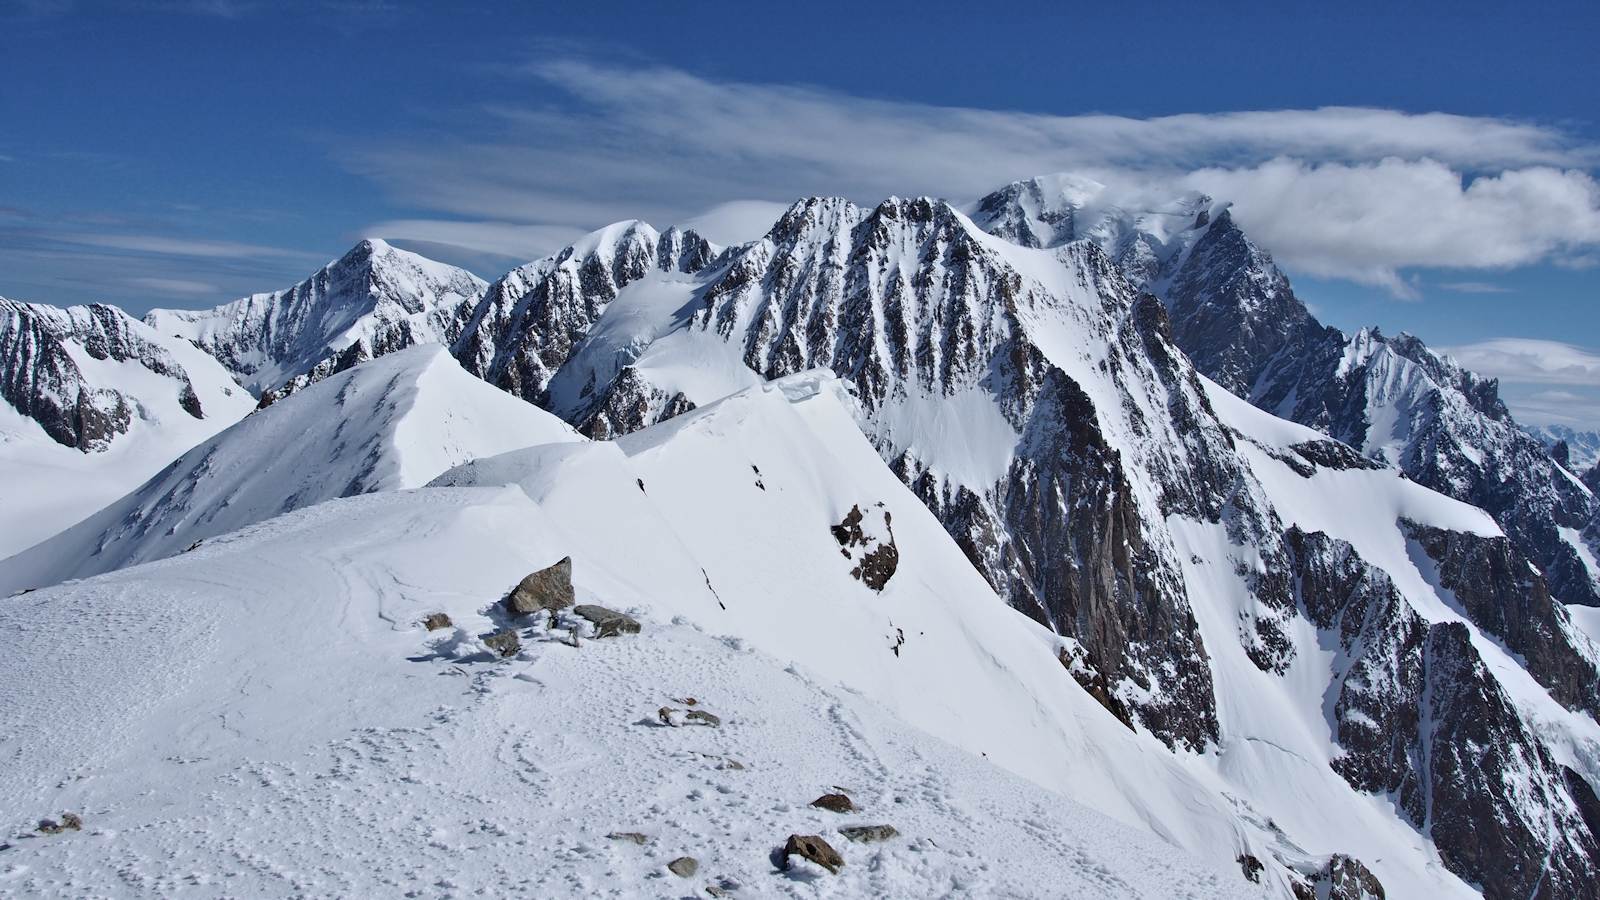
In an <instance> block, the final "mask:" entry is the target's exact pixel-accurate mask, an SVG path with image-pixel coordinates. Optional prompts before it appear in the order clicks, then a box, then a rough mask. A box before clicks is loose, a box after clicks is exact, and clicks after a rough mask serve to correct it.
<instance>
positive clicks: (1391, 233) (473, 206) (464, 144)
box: [345, 57, 1600, 295]
mask: <svg viewBox="0 0 1600 900" xmlns="http://www.w3.org/2000/svg"><path fill="white" fill-rule="evenodd" d="M520 74H522V75H523V76H524V77H527V78H530V79H533V80H535V81H536V82H538V83H542V84H543V85H546V86H549V87H554V88H556V89H557V90H558V91H559V92H561V93H562V94H563V95H564V96H565V98H566V100H567V102H566V103H564V104H560V105H526V106H505V105H499V106H494V107H491V108H488V109H486V110H480V111H475V112H476V114H477V115H478V116H479V124H480V127H477V128H474V129H472V133H473V134H490V135H495V137H493V138H492V139H481V138H462V137H459V136H451V135H443V136H441V135H438V134H429V135H425V136H421V137H419V138H417V139H415V140H405V141H397V142H391V143H386V144H381V145H371V144H369V145H365V146H362V147H359V148H355V149H351V150H349V151H347V152H346V153H345V158H346V160H347V161H348V162H349V164H350V166H351V168H352V170H354V171H357V172H359V173H362V174H365V175H368V176H370V177H372V178H375V179H376V180H378V181H379V182H380V183H381V184H383V185H384V186H386V187H387V188H388V190H389V191H390V192H391V193H392V194H393V195H394V196H395V197H396V198H397V199H399V200H400V201H402V202H405V203H408V204H410V205H413V206H416V207H419V208H422V209H427V210H431V211H434V212H437V213H442V214H447V215H449V216H451V217H456V218H463V219H471V220H474V221H479V222H496V223H502V226H503V227H505V228H507V229H514V228H519V227H522V226H527V225H541V226H546V227H553V228H565V229H589V228H593V227H597V226H599V225H603V224H606V223H607V222H610V221H614V220H617V219H622V218H632V217H639V218H645V219H647V220H650V221H652V222H655V223H657V224H665V223H669V222H673V221H681V220H682V219H684V218H686V217H688V216H690V215H692V214H693V213H695V212H697V211H699V210H702V209H705V208H707V207H709V206H712V205H714V204H718V203H721V202H724V201H731V200H744V199H751V200H764V201H780V202H782V201H788V200H792V199H794V198H795V197H798V196H803V195H808V194H819V193H821V194H842V195H844V196H848V197H851V198H853V199H856V200H860V201H865V202H874V201H876V200H878V199H881V198H883V197H885V196H887V195H890V194H901V195H905V194H933V195H937V196H945V197H950V198H952V199H956V200H967V199H972V198H975V197H977V196H979V195H981V194H982V193H984V192H986V191H988V190H991V189H993V188H995V187H998V186H1000V185H1002V184H1004V183H1006V182H1008V181H1010V180H1013V179H1017V178H1023V177H1028V176H1031V175H1036V174H1042V173H1046V172H1054V171H1064V170H1072V171H1077V172H1080V173H1083V174H1086V175H1089V176H1092V177H1095V178H1097V179H1099V180H1101V181H1103V182H1106V183H1107V184H1108V185H1110V186H1111V187H1112V188H1113V189H1115V190H1127V191H1129V192H1141V193H1148V192H1149V191H1151V190H1171V191H1178V190H1183V189H1200V190H1203V191H1205V192H1207V193H1210V194H1212V195H1213V196H1216V197H1218V198H1219V199H1224V200H1231V201H1234V202H1235V204H1236V205H1235V212H1236V215H1237V216H1238V218H1239V219H1240V221H1241V222H1242V223H1243V224H1244V225H1245V226H1246V227H1247V228H1248V229H1249V230H1251V232H1252V233H1253V234H1255V235H1256V236H1257V237H1258V238H1259V239H1260V240H1261V242H1262V243H1263V244H1265V245H1266V246H1268V247H1270V248H1272V250H1273V251H1274V253H1275V255H1277V256H1278V258H1279V259H1280V260H1281V261H1282V262H1284V263H1285V264H1286V265H1288V266H1289V267H1290V268H1291V269H1298V270H1301V271H1305V272H1308V273H1311V274H1316V275H1322V276H1329V277H1338V278H1346V279H1352V280H1356V281H1360V282H1363V283H1367V284H1376V285H1382V286H1384V287H1386V288H1388V289H1389V290H1390V291H1392V292H1394V293H1396V294H1397V295H1405V294H1408V293H1411V292H1412V288H1411V287H1410V286H1409V282H1408V279H1407V278H1406V276H1405V275H1404V274H1402V273H1403V271H1404V270H1405V269H1408V268H1412V267H1423V266H1440V267H1452V268H1460V269H1503V268H1506V267H1513V266H1520V265H1527V264H1531V263H1537V262H1541V261H1546V260H1550V259H1553V258H1579V257H1581V255H1582V254H1583V253H1584V252H1587V251H1590V250H1592V249H1594V248H1595V247H1597V246H1600V186H1597V184H1596V182H1595V180H1594V179H1593V178H1592V177H1591V176H1590V174H1588V171H1587V170H1588V169H1590V168H1592V167H1594V166H1595V165H1597V164H1600V148H1596V147H1595V146H1593V145H1590V144H1586V143H1584V142H1582V141H1580V140H1578V139H1576V138H1575V137H1574V136H1572V135H1571V134H1569V133H1567V132H1565V131H1563V130H1561V129H1559V128H1554V127H1550V126H1546V125H1540V124H1536V123H1528V122H1519V121H1515V120H1508V119H1499V118H1487V117H1473V116H1459V115H1450V114H1445V113H1425V114H1411V113H1403V112H1398V111H1394V110H1386V109H1367V108H1323V109H1310V110H1264V111H1245V112H1224V113H1206V114H1200V113H1197V114H1185V115H1174V116H1162V117H1155V118H1147V119H1140V118H1132V117H1127V116H1113V115H1079V116H1050V115H1039V114H1033V113H1026V112H1016V111H1005V110H984V109H971V108H961V107H946V106H933V105H927V104H919V103H906V102H895V101H885V100H877V99H868V98H862V97H856V96H851V95H847V94H841V93H837V92H833V91H827V90H822V89H818V88H814V87H806V86H796V85H783V84H751V83H739V82H724V81H713V80H710V79H706V78H702V77H699V76H696V75H692V74H689V73H686V72H683V71H680V70H675V69H667V68H659V67H647V66H635V67H629V66H619V65H602V64H597V63H594V62H591V61H586V60H581V59H573V58H560V57H557V58H552V59H546V60H542V61H539V62H536V63H532V64H530V65H527V66H525V67H523V68H522V69H521V70H520ZM481 239H482V240H484V241H485V242H488V244H496V245H502V246H503V245H504V244H505V242H504V241H501V240H500V239H497V238H494V237H493V236H492V235H490V234H489V232H488V231H487V230H485V231H483V232H482V233H481ZM488 244H486V245H485V246H488ZM547 249H549V248H547Z"/></svg>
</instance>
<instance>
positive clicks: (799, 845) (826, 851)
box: [783, 834, 844, 875]
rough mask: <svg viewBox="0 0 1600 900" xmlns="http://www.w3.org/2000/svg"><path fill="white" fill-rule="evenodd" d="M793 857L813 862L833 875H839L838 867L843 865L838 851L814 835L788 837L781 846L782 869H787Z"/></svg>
mask: <svg viewBox="0 0 1600 900" xmlns="http://www.w3.org/2000/svg"><path fill="white" fill-rule="evenodd" d="M795 856H798V857H800V858H801V859H804V860H809V861H811V862H814V863H816V864H817V865H819V866H821V867H823V868H824V869H827V870H828V871H829V872H832V873H833V874H835V875H837V874H839V869H840V867H842V866H843V865H844V857H842V856H840V855H839V851H837V850H835V849H833V846H832V845H831V844H829V843H828V842H827V841H825V840H823V839H822V838H821V837H820V836H819V835H815V834H791V835H789V840H787V841H785V842H784V845H783V866H784V868H786V869H787V868H788V867H789V866H790V865H791V862H790V860H791V858H792V857H795Z"/></svg>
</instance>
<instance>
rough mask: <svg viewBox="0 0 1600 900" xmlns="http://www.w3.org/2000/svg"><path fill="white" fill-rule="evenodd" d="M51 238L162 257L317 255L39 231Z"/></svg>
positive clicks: (240, 245) (224, 244)
mask: <svg viewBox="0 0 1600 900" xmlns="http://www.w3.org/2000/svg"><path fill="white" fill-rule="evenodd" d="M41 237H45V238H47V239H50V240H55V241H60V242H62V243H68V244H78V245H81V246H85V247H104V248H106V249H110V250H128V251H132V252H135V253H152V254H157V255H161V256H199V257H213V258H238V257H261V256H281V257H298V258H303V259H313V258H316V254H308V253H304V252H302V251H299V250H288V249H285V248H282V247H266V246H262V245H260V244H243V243H239V242H237V241H213V240H206V239H203V238H189V237H168V236H165V235H154V234H100V233H96V232H55V233H48V234H42V235H41Z"/></svg>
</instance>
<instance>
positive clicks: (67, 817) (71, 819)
mask: <svg viewBox="0 0 1600 900" xmlns="http://www.w3.org/2000/svg"><path fill="white" fill-rule="evenodd" d="M38 830H39V832H40V833H41V834H60V833H61V832H63V831H82V830H83V819H80V818H79V817H78V815H77V814H76V813H62V814H61V821H59V822H57V821H56V820H55V819H40V820H39V829H38Z"/></svg>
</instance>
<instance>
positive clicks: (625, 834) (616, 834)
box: [606, 831, 650, 847]
mask: <svg viewBox="0 0 1600 900" xmlns="http://www.w3.org/2000/svg"><path fill="white" fill-rule="evenodd" d="M606 837H607V838H608V839H610V840H613V841H627V842H629V843H631V844H638V845H639V846H641V847H643V846H644V845H645V844H648V843H650V836H649V835H647V834H640V833H639V832H637V831H613V832H611V833H610V834H608V835H606Z"/></svg>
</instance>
